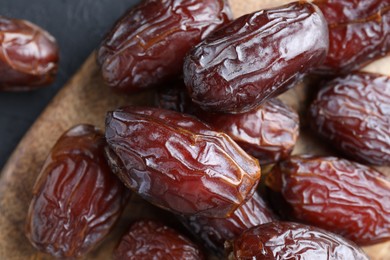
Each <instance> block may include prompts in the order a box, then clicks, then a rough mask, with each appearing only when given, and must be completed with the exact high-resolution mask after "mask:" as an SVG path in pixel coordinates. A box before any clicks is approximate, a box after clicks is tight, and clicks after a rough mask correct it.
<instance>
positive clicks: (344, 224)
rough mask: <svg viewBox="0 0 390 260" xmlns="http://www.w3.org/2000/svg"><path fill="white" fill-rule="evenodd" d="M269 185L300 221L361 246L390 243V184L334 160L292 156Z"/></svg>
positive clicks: (364, 168) (356, 166) (373, 172)
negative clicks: (289, 206) (389, 241)
mask: <svg viewBox="0 0 390 260" xmlns="http://www.w3.org/2000/svg"><path fill="white" fill-rule="evenodd" d="M267 186H269V187H270V188H271V189H272V190H274V191H278V192H280V193H281V194H282V196H283V198H284V200H285V201H286V202H287V203H288V204H289V205H291V207H292V210H293V216H291V217H294V218H296V219H298V220H300V221H303V222H305V223H308V224H311V225H315V226H318V227H321V228H324V229H326V230H329V231H332V232H334V233H337V234H340V235H342V236H344V237H346V238H348V239H351V240H352V241H354V242H356V243H357V244H360V245H367V244H374V243H378V242H381V241H386V240H390V203H389V201H390V180H389V179H388V178H386V177H385V176H384V175H382V174H381V173H380V172H378V171H376V170H374V169H372V168H369V167H367V166H364V165H361V164H358V163H355V162H351V161H348V160H345V159H338V158H335V157H292V158H291V159H290V160H288V161H284V162H282V163H280V164H278V165H277V166H276V167H274V168H273V170H272V172H271V173H270V174H269V175H268V177H267Z"/></svg>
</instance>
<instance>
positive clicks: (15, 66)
mask: <svg viewBox="0 0 390 260" xmlns="http://www.w3.org/2000/svg"><path fill="white" fill-rule="evenodd" d="M58 60H59V51H58V46H57V43H56V41H55V39H54V37H53V36H51V35H50V34H49V33H48V32H46V31H44V30H43V29H42V28H40V27H38V26H37V25H34V24H32V23H30V22H28V21H25V20H19V19H11V18H7V17H4V16H0V90H7V91H25V90H32V89H36V88H39V87H41V86H44V85H48V84H50V83H52V82H53V81H54V78H55V75H56V73H57V67H58Z"/></svg>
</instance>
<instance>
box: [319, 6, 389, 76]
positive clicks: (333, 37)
mask: <svg viewBox="0 0 390 260" xmlns="http://www.w3.org/2000/svg"><path fill="white" fill-rule="evenodd" d="M315 3H316V4H318V6H319V8H320V9H321V10H322V11H323V13H324V16H325V18H326V20H327V21H328V23H329V52H328V56H327V58H326V60H325V62H324V64H323V65H321V66H320V67H319V69H318V70H317V72H319V73H323V74H340V73H341V74H345V73H348V72H350V71H352V70H357V69H359V68H361V67H363V66H364V65H365V64H367V63H368V62H370V61H372V60H374V59H378V58H380V57H382V56H385V55H386V54H387V53H388V52H390V1H388V0H385V1H384V0H368V1H367V0H365V1H361V0H359V1H358V0H352V1H351V0H341V1H329V0H328V1H322V0H319V1H317V2H315Z"/></svg>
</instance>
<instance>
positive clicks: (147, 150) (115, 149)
mask: <svg viewBox="0 0 390 260" xmlns="http://www.w3.org/2000/svg"><path fill="white" fill-rule="evenodd" d="M106 140H107V142H108V144H109V148H110V149H109V150H107V155H108V158H109V161H110V164H111V166H112V169H113V170H114V172H115V173H116V174H117V175H118V176H119V178H120V179H121V180H122V181H123V182H124V183H125V184H126V186H127V187H129V188H131V189H132V190H134V191H136V192H137V193H139V194H140V195H141V196H142V197H143V198H145V199H146V200H148V201H149V202H152V203H153V204H155V205H157V206H160V207H162V208H165V209H169V210H171V211H174V212H176V213H180V214H199V215H203V216H214V217H225V216H227V215H229V214H231V213H232V212H233V211H234V210H235V209H236V208H237V207H238V206H239V205H241V204H242V203H243V202H245V201H246V200H247V199H249V198H250V196H252V194H253V193H254V191H255V188H256V185H257V183H258V181H259V178H260V166H259V164H258V161H257V160H255V159H254V158H252V157H251V156H249V155H248V154H246V153H245V152H244V151H243V150H242V149H241V148H240V147H239V146H238V145H237V144H236V143H235V142H234V141H233V140H232V139H231V138H229V137H228V136H227V135H226V134H224V133H221V132H215V131H213V130H211V129H210V127H208V126H207V125H205V124H204V123H202V122H201V121H199V120H197V119H196V118H194V117H192V116H189V115H184V114H181V113H178V112H174V111H169V110H164V109H157V108H146V107H125V108H122V109H117V110H115V111H114V112H109V113H108V115H107V118H106Z"/></svg>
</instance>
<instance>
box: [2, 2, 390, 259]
mask: <svg viewBox="0 0 390 260" xmlns="http://www.w3.org/2000/svg"><path fill="white" fill-rule="evenodd" d="M2 24H6V25H7V26H8V28H11V29H12V28H13V27H15V26H19V27H20V28H21V29H20V30H22V29H23V30H24V28H26V30H27V27H28V24H26V23H21V22H16V21H12V20H9V21H6V20H4V21H3V20H0V25H1V26H5V25H2ZM30 27H31V26H30ZM3 34H6V32H5V33H3ZM27 36H28V33H27V32H26V33H25V35H24V37H27ZM43 36H44V34H40V33H36V34H35V36H34V37H33V38H31V39H30V43H29V44H33V43H34V42H35V44H38V43H41V44H44V46H43V47H42V48H43V49H45V48H46V50H47V51H42V53H41V55H39V58H40V61H41V62H37V63H34V64H35V65H34V66H38V67H37V68H27V69H26V70H27V71H28V70H34V71H36V72H37V73H38V72H40V71H45V72H44V73H43V74H42V75H40V74H32V75H30V74H26V73H22V72H23V71H24V70H20V71H19V70H17V68H19V67H20V68H22V67H23V66H22V65H23V62H22V61H24V62H26V61H27V60H28V59H30V58H32V57H23V55H22V54H21V53H22V51H21V52H18V49H17V46H16V45H15V46H12V48H11V47H9V49H7V52H8V53H11V54H12V55H8V57H2V56H1V55H0V58H1V62H0V70H4V71H8V70H9V71H12V69H14V70H13V71H14V72H13V73H11V74H9V75H11V76H12V77H9V78H7V79H3V78H0V86H3V87H4V86H5V88H7V87H10V86H11V85H24V84H25V83H26V82H30V83H31V84H32V85H35V83H38V82H45V81H48V80H49V78H50V75H51V73H52V71H53V70H54V68H55V67H52V66H50V65H49V64H51V62H52V60H56V56H55V55H54V54H51V51H53V50H54V49H53V48H54V47H53V46H52V45H50V44H49V42H48V41H47V40H45V39H44V38H41V37H43ZM48 39H50V37H49V38H48ZM16 42H17V41H15V44H16ZM11 45H12V44H11ZM41 50H42V49H41ZM11 51H13V52H11ZM389 52H390V1H388V0H360V1H358V0H339V1H332V0H318V1H314V3H309V2H305V1H298V2H293V3H290V4H287V5H284V6H280V7H276V8H272V9H267V10H258V11H256V12H254V13H251V14H246V15H244V16H241V17H239V18H237V19H234V20H233V18H232V14H231V10H230V7H229V5H228V3H227V1H225V0H203V1H200V0H144V1H142V2H141V3H140V4H138V5H137V6H134V7H133V8H132V9H130V10H129V11H128V12H127V13H126V14H125V16H123V18H122V19H120V20H119V21H118V22H117V24H116V25H115V26H114V28H113V29H112V30H111V32H110V33H109V34H108V35H107V36H106V38H105V39H104V41H103V43H102V44H101V46H100V47H99V49H98V52H97V62H98V64H99V66H100V68H101V74H102V76H103V79H104V81H105V83H106V85H107V86H108V87H110V88H112V89H113V90H115V91H120V92H125V93H128V94H129V93H130V94H131V93H134V92H139V91H143V90H145V89H151V88H153V89H155V90H156V91H155V92H154V94H155V106H154V107H153V106H148V107H141V106H127V107H121V108H118V109H116V110H114V111H109V112H108V113H107V117H106V128H105V131H104V133H103V132H101V131H100V130H98V129H96V127H94V126H91V125H77V126H74V127H73V128H71V129H70V130H68V131H67V132H66V133H64V134H63V135H62V136H61V137H60V139H59V140H58V141H57V143H56V144H55V146H54V147H53V149H52V150H51V152H50V154H49V156H48V157H47V160H46V162H45V164H44V166H43V168H42V171H41V173H40V175H39V177H38V179H37V181H36V183H35V187H34V192H33V197H32V202H31V204H30V208H29V212H28V217H27V221H26V235H27V237H28V239H29V240H30V242H31V243H32V245H33V246H34V247H35V248H37V249H38V250H40V251H43V252H46V253H49V254H51V255H52V256H55V257H58V258H77V257H82V256H84V255H85V254H87V253H88V252H90V251H91V250H92V249H94V248H96V247H97V246H98V245H99V242H100V241H102V240H103V239H104V237H105V236H106V235H107V234H108V233H109V232H110V230H111V229H112V227H113V226H114V225H115V222H116V221H117V220H118V218H119V217H120V216H121V213H122V211H123V209H124V207H125V206H126V203H127V201H128V198H129V195H130V194H131V193H136V194H138V195H139V196H140V197H142V198H143V199H144V200H146V201H148V202H149V203H151V204H153V205H154V206H156V207H159V208H161V209H164V210H166V211H169V212H171V213H172V214H174V215H175V216H176V221H177V222H178V223H180V224H177V225H175V226H173V227H172V226H169V225H168V224H167V223H164V222H163V221H161V222H157V221H154V220H150V219H140V220H139V221H137V222H134V223H129V230H128V231H127V232H126V233H124V235H123V237H122V238H121V240H120V241H117V247H116V248H115V250H114V252H112V254H113V258H114V259H205V258H207V257H208V256H211V255H214V256H216V257H218V258H219V259H368V256H367V255H366V254H365V253H364V252H363V251H362V250H361V249H360V246H364V245H371V244H376V243H381V242H384V241H389V240H390V179H389V177H388V176H386V175H384V174H383V173H381V172H380V171H378V170H376V169H375V168H373V167H372V166H374V165H376V166H377V165H382V166H390V78H389V77H387V76H383V75H379V74H370V73H363V72H357V70H358V69H360V68H361V67H362V66H364V65H365V64H367V63H369V62H371V61H372V60H374V59H377V58H379V57H382V56H384V55H386V54H387V53H389ZM3 53H4V52H3ZM17 53H19V55H17ZM43 53H44V54H45V55H43ZM18 59H19V60H20V61H19V60H18ZM4 61H6V62H4ZM13 63H15V64H17V65H20V66H17V67H14V66H12V64H13ZM41 65H42V66H41ZM7 66H8V67H7ZM308 76H310V77H311V78H315V79H316V80H315V82H316V84H317V85H320V86H319V87H317V90H318V91H317V94H316V96H315V97H313V100H312V103H311V105H310V108H309V109H308V111H307V113H306V114H307V118H303V117H302V116H299V115H298V114H297V112H296V111H294V110H293V109H292V108H290V107H289V106H287V105H285V104H284V103H283V102H282V101H280V100H279V99H278V98H277V96H278V95H279V94H281V93H283V92H285V91H286V90H288V89H290V88H292V87H294V86H295V85H297V83H298V82H299V81H301V80H302V79H303V78H307V77H308ZM0 77H2V76H0ZM313 88H315V86H313ZM300 121H301V122H303V121H307V122H310V127H311V129H312V131H313V132H315V133H317V138H319V139H320V140H322V142H326V143H329V145H330V146H331V147H332V149H333V151H334V152H333V154H334V155H337V157H336V156H313V155H310V154H302V155H294V156H291V152H292V150H293V148H294V146H295V144H296V142H297V139H298V136H299V131H300ZM185 229H187V231H185Z"/></svg>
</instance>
